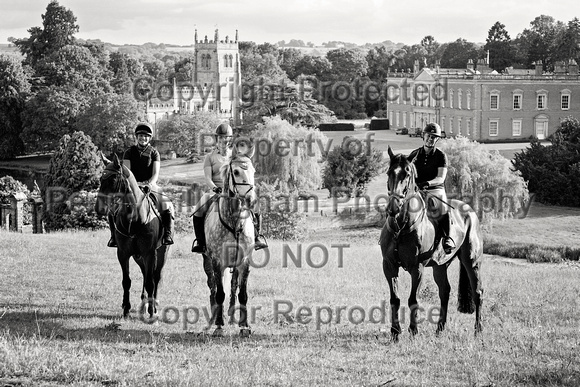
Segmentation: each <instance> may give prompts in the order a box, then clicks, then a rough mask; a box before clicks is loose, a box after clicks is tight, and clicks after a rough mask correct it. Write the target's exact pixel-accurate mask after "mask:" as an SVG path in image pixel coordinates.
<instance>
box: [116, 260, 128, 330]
mask: <svg viewBox="0 0 580 387" xmlns="http://www.w3.org/2000/svg"><path fill="white" fill-rule="evenodd" d="M129 258H130V256H128V255H127V254H124V253H123V252H122V251H121V249H120V248H118V249H117V259H118V260H119V264H121V270H122V271H123V281H122V284H123V304H122V305H121V308H123V317H124V318H127V317H129V312H130V311H131V302H130V300H129V294H130V293H129V291H130V290H131V277H130V276H129Z"/></svg>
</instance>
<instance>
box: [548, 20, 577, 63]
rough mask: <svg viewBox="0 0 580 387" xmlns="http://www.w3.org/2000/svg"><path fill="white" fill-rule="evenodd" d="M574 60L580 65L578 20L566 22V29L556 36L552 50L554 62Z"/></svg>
mask: <svg viewBox="0 0 580 387" xmlns="http://www.w3.org/2000/svg"><path fill="white" fill-rule="evenodd" d="M569 59H575V60H576V63H580V20H578V18H577V17H575V18H574V19H572V20H570V21H569V22H568V27H567V28H566V29H565V30H564V31H563V32H562V33H560V34H559V35H558V37H557V39H556V44H555V49H554V60H562V61H567V60H569Z"/></svg>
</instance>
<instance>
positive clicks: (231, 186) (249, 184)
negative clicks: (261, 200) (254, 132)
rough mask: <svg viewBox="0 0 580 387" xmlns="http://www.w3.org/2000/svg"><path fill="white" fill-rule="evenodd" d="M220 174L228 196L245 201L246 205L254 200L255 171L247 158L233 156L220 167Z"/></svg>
mask: <svg viewBox="0 0 580 387" xmlns="http://www.w3.org/2000/svg"><path fill="white" fill-rule="evenodd" d="M221 173H222V178H223V181H224V189H225V190H226V191H227V193H228V196H230V197H236V198H239V199H243V200H246V201H247V202H248V203H251V202H254V201H255V200H256V192H255V190H254V174H255V173H256V170H255V169H254V165H253V164H252V160H251V159H250V158H249V157H247V156H242V155H236V154H233V155H232V158H231V159H230V161H229V163H226V164H224V165H223V166H222V169H221Z"/></svg>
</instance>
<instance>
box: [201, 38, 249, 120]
mask: <svg viewBox="0 0 580 387" xmlns="http://www.w3.org/2000/svg"><path fill="white" fill-rule="evenodd" d="M192 71H193V74H192V77H191V78H192V80H193V84H194V86H195V88H196V89H197V93H199V95H201V100H198V98H195V99H196V100H198V101H195V102H194V106H192V107H191V109H192V110H193V109H195V110H210V111H215V112H216V113H218V114H219V115H221V116H224V117H231V118H232V119H233V121H234V125H239V124H240V117H239V106H240V101H239V90H240V89H241V87H240V82H241V81H240V80H241V77H240V61H239V48H238V31H236V35H235V39H233V40H232V39H230V38H229V36H226V37H225V39H222V40H220V38H219V30H217V29H216V30H215V34H214V37H213V40H208V37H207V35H206V36H205V38H204V39H203V40H198V38H197V30H196V31H195V35H194V63H193V70H192ZM197 93H196V94H197ZM192 102H193V101H192Z"/></svg>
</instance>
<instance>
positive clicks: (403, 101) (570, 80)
mask: <svg viewBox="0 0 580 387" xmlns="http://www.w3.org/2000/svg"><path fill="white" fill-rule="evenodd" d="M388 82H389V84H394V85H395V86H396V87H391V88H390V90H389V91H390V92H391V94H393V95H389V98H388V106H387V110H388V114H389V121H390V123H391V127H393V128H399V127H407V128H415V127H420V128H423V127H425V125H426V124H427V123H429V122H437V123H438V124H439V125H441V128H442V129H443V130H444V131H445V132H446V133H447V135H451V136H455V135H462V136H466V137H468V138H470V139H473V140H478V141H493V140H506V139H520V138H521V139H527V138H530V137H531V136H535V137H537V138H538V139H543V138H546V137H547V136H549V135H550V134H552V133H553V132H554V131H555V129H556V128H557V127H558V125H559V123H560V120H562V119H563V118H565V117H567V116H569V115H572V116H575V117H577V118H580V74H579V72H578V64H577V63H576V62H575V61H574V60H570V61H568V62H559V63H557V64H556V67H555V71H554V72H553V73H546V72H544V71H543V68H542V64H541V63H537V64H536V66H535V69H532V70H514V69H506V71H505V72H504V73H502V74H499V73H497V72H496V71H493V70H491V69H490V68H489V66H488V63H487V60H485V59H480V60H479V61H478V63H477V66H475V64H474V63H473V62H471V61H470V62H469V63H467V66H466V68H463V69H445V68H440V67H439V66H435V68H423V69H422V70H420V71H419V68H418V63H415V71H414V72H413V73H411V72H408V73H392V74H389V78H388Z"/></svg>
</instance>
